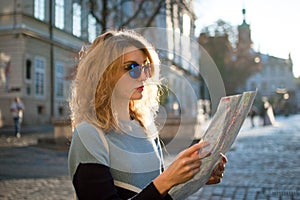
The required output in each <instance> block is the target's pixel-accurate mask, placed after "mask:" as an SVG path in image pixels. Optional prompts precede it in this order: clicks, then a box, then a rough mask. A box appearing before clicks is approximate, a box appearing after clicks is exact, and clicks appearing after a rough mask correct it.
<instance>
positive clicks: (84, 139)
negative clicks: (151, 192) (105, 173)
mask: <svg viewBox="0 0 300 200" xmlns="http://www.w3.org/2000/svg"><path fill="white" fill-rule="evenodd" d="M121 129H122V131H123V132H126V133H119V132H115V131H110V132H109V133H103V131H101V130H100V129H98V128H96V127H95V126H93V125H91V124H89V123H87V122H82V123H81V124H79V125H78V126H77V127H76V128H75V130H74V134H73V138H72V142H71V146H70V150H69V172H70V176H71V178H72V180H73V178H74V175H75V173H76V170H77V168H78V166H79V165H80V164H85V163H95V164H101V165H104V166H107V167H109V169H110V173H111V175H112V178H113V181H114V185H115V186H116V187H119V188H122V189H126V190H129V191H132V192H135V193H139V192H141V191H142V190H143V189H144V188H146V187H147V186H148V185H149V184H151V183H152V181H153V180H154V179H155V178H156V177H157V176H158V175H159V174H160V173H161V172H162V169H163V168H162V166H163V158H162V151H161V146H160V143H159V139H158V135H157V134H153V135H149V134H148V135H146V134H145V132H144V129H143V128H142V127H141V126H140V125H139V123H138V122H137V121H135V120H132V121H130V122H122V123H121Z"/></svg>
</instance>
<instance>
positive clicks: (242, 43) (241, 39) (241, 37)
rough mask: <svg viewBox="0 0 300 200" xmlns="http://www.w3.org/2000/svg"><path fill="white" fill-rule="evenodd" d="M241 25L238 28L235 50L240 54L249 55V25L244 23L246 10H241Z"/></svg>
mask: <svg viewBox="0 0 300 200" xmlns="http://www.w3.org/2000/svg"><path fill="white" fill-rule="evenodd" d="M242 13H243V23H242V24H241V25H239V26H238V44H237V49H238V51H239V52H240V53H242V54H244V53H249V50H250V49H251V46H252V40H251V30H250V25H249V24H247V23H246V9H243V10H242Z"/></svg>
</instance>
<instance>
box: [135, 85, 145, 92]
mask: <svg viewBox="0 0 300 200" xmlns="http://www.w3.org/2000/svg"><path fill="white" fill-rule="evenodd" d="M136 89H137V90H138V91H141V92H142V91H143V90H144V86H141V87H138V88H136Z"/></svg>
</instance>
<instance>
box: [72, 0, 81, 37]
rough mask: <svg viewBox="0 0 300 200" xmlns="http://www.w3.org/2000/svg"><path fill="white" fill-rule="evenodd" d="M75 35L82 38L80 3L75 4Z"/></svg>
mask: <svg viewBox="0 0 300 200" xmlns="http://www.w3.org/2000/svg"><path fill="white" fill-rule="evenodd" d="M73 35H75V36H77V37H80V36H81V6H80V5H79V4H78V3H74V4H73Z"/></svg>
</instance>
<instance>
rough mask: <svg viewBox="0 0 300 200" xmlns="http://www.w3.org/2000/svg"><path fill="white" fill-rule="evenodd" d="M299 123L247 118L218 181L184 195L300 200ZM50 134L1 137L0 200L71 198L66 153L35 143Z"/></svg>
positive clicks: (291, 119) (293, 118)
mask: <svg viewBox="0 0 300 200" xmlns="http://www.w3.org/2000/svg"><path fill="white" fill-rule="evenodd" d="M299 121H300V115H294V116H290V117H288V118H284V117H278V118H277V125H276V126H274V127H262V126H259V125H257V126H256V127H254V128H250V123H249V121H248V119H247V121H246V122H245V124H244V126H243V128H242V130H241V132H240V134H239V136H238V138H237V140H236V142H235V144H234V146H233V148H232V149H231V151H230V152H229V153H228V154H227V157H228V160H229V162H228V164H227V165H226V171H225V174H224V178H223V181H222V183H220V184H218V185H212V186H205V187H204V188H203V189H201V190H199V191H198V192H197V193H195V194H194V195H192V196H191V197H189V198H188V199H189V200H196V199H207V200H208V199H209V200H217V199H220V200H229V199H235V200H240V199H247V200H251V199H253V200H260V199H270V200H273V199H278V200H285V199H288V200H289V199H290V200H298V199H300V179H299V174H300V124H299ZM257 124H258V122H257ZM0 131H1V130H0ZM0 133H1V132H0ZM0 135H1V134H0ZM49 136H51V133H49V132H47V133H34V134H30V133H27V134H24V135H23V136H22V137H21V138H20V139H16V138H14V137H12V136H7V134H4V135H3V134H2V135H1V136H0V199H3V200H4V199H5V200H6V199H13V200H16V199H31V200H35V199H43V200H47V199H55V200H59V199H62V200H65V199H74V190H73V188H72V185H71V181H70V180H69V177H68V171H67V152H66V151H63V150H55V149H48V148H42V147H40V146H37V145H36V141H37V138H41V137H49ZM171 159H172V157H171V156H169V157H166V162H168V160H171Z"/></svg>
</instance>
